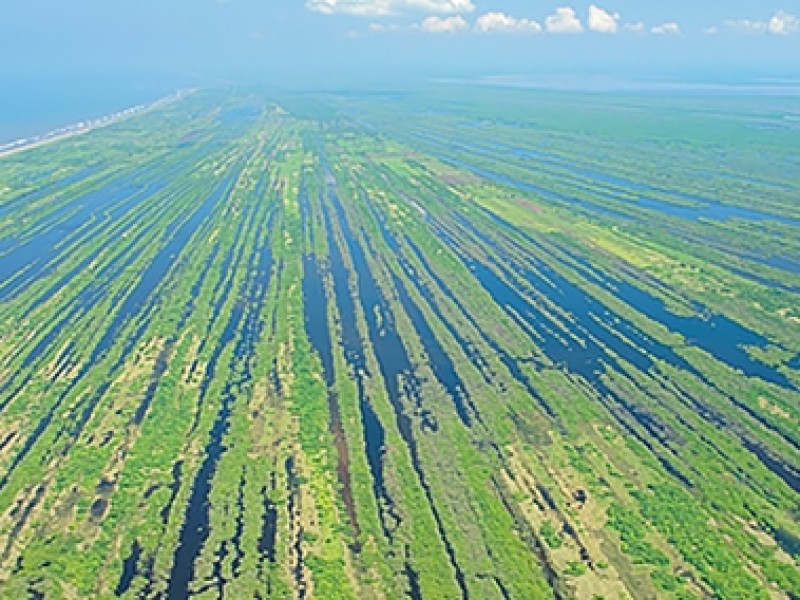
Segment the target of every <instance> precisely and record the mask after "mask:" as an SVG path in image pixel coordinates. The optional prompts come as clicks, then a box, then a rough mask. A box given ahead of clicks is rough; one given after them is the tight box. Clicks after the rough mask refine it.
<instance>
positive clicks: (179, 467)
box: [0, 86, 800, 600]
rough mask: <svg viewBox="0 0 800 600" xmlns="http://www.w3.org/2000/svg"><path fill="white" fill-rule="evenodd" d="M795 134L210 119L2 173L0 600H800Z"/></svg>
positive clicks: (522, 114) (462, 118)
mask: <svg viewBox="0 0 800 600" xmlns="http://www.w3.org/2000/svg"><path fill="white" fill-rule="evenodd" d="M762 100H763V103H764V104H763V105H762V103H761V101H762ZM430 106H436V107H437V110H436V112H435V113H434V112H432V111H422V110H420V107H430ZM785 108H786V104H785V101H784V100H783V99H781V98H767V99H759V102H756V101H747V100H744V99H743V100H741V101H738V100H737V101H736V102H735V106H730V105H728V104H727V103H726V101H725V100H724V99H720V98H716V99H715V98H711V97H708V98H706V97H696V98H681V99H661V98H656V97H647V98H645V97H637V96H634V95H631V96H623V97H613V96H601V95H598V96H597V97H593V98H592V99H591V102H587V101H586V98H581V97H578V96H571V95H567V94H555V93H542V92H532V91H526V90H497V89H488V88H486V89H484V88H480V89H474V88H461V87H453V86H441V87H431V88H428V89H426V90H418V91H416V92H413V93H409V94H408V95H403V96H397V97H394V96H387V97H385V98H381V99H380V101H378V100H375V99H374V98H370V97H366V96H365V97H361V96H357V95H345V94H342V95H334V94H319V95H291V94H287V95H284V96H281V97H275V98H264V97H262V96H259V95H255V94H254V95H247V94H245V93H238V94H233V93H222V92H214V91H210V90H209V91H200V92H197V93H194V94H191V95H189V96H186V97H183V98H181V99H179V100H175V101H173V102H170V103H164V104H160V105H158V106H157V107H155V108H154V109H152V110H149V111H147V112H143V113H141V114H137V115H136V116H134V117H131V118H128V119H125V120H120V121H118V122H115V123H114V124H112V125H109V126H107V127H105V128H103V129H97V130H94V131H92V132H89V133H86V134H82V135H78V136H74V137H71V138H66V139H63V140H60V141H57V142H53V143H51V144H47V145H42V146H39V147H36V148H31V149H27V150H24V151H21V152H16V153H13V154H8V155H6V156H0V181H2V182H3V183H2V184H0V350H2V351H1V352H0V597H3V598H6V597H8V598H24V597H33V596H35V597H40V596H41V595H43V596H44V597H45V598H47V599H48V600H49V599H50V598H90V597H99V598H111V597H116V596H119V597H125V598H138V597H146V598H149V597H163V598H170V599H172V598H183V597H187V596H188V595H191V596H193V597H194V596H197V597H226V598H255V597H257V598H292V597H294V598H312V597H314V598H325V599H327V598H359V599H360V598H402V597H412V598H418V597H421V598H458V597H462V598H481V599H483V598H487V599H488V598H504V597H506V598H526V599H527V598H548V597H563V598H572V597H576V598H650V597H658V598H661V597H664V598H681V599H689V598H707V597H713V598H721V599H735V598H772V597H775V598H778V597H794V596H798V595H800V575H798V573H800V569H798V566H800V521H799V520H798V519H799V516H798V511H797V506H798V499H799V498H798V494H800V473H798V471H797V465H798V464H800V453H798V448H800V433H799V432H800V427H798V423H800V392H798V389H800V358H798V357H800V314H798V310H797V306H798V305H800V303H798V290H800V263H798V262H797V259H796V258H795V257H796V256H800V235H799V234H800V208H798V205H797V202H796V199H797V197H798V194H799V193H800V178H798V174H797V169H796V157H795V155H796V143H795V142H796V140H795V139H794V138H795V137H796V136H795V134H796V132H795V131H792V130H791V128H789V129H787V128H786V127H788V126H785V124H784V126H779V125H780V124H781V121H780V119H779V117H778V116H776V115H780V114H782V113H781V111H782V110H784V109H785ZM565 114H570V115H571V118H569V119H564V118H563V115H565ZM709 114H714V115H715V118H714V119H707V118H705V117H704V116H703V115H709ZM753 123H761V124H764V123H768V124H772V125H774V127H758V128H756V127H755V126H754V125H753ZM676 140H680V141H676ZM722 149H724V150H722ZM756 198H757V199H758V202H755V200H754V199H756Z"/></svg>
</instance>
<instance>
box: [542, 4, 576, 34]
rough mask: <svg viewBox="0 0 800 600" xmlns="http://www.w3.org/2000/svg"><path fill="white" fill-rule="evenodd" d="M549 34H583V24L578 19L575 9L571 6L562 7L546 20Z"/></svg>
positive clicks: (545, 24) (545, 23)
mask: <svg viewBox="0 0 800 600" xmlns="http://www.w3.org/2000/svg"><path fill="white" fill-rule="evenodd" d="M544 26H545V29H547V32H548V33H582V32H583V24H582V23H581V20H580V19H579V18H578V15H577V13H576V12H575V9H574V8H572V7H571V6H562V7H560V8H557V9H556V12H555V13H553V14H552V15H548V16H547V18H546V19H545V20H544Z"/></svg>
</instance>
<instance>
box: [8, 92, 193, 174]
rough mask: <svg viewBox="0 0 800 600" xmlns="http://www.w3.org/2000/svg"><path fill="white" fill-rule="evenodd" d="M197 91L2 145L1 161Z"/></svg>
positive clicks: (135, 114)
mask: <svg viewBox="0 0 800 600" xmlns="http://www.w3.org/2000/svg"><path fill="white" fill-rule="evenodd" d="M197 89H198V88H186V89H182V90H178V91H176V92H174V93H172V94H170V95H169V96H164V97H162V98H158V99H157V100H154V101H153V102H150V103H148V104H136V105H134V106H130V107H128V108H125V109H123V110H119V111H117V112H114V113H111V114H109V115H104V116H102V117H98V118H95V119H88V120H85V121H78V122H77V123H72V124H70V125H65V126H63V127H59V128H58V129H52V130H50V131H48V132H47V133H44V134H42V135H37V136H33V137H27V138H19V139H17V140H13V141H11V142H8V143H6V144H0V159H2V158H5V157H7V156H11V155H13V154H17V153H19V152H23V151H25V150H32V149H33V148H38V147H40V146H44V145H46V144H50V143H53V142H58V141H61V140H65V139H68V138H71V137H74V136H78V135H82V134H84V133H88V132H90V131H93V130H95V129H99V128H101V127H106V126H108V125H113V124H114V123H119V122H120V121H123V120H125V119H128V118H130V117H135V116H139V115H143V114H145V113H147V112H149V111H151V110H154V109H156V108H159V107H161V106H164V105H166V104H170V103H172V102H176V101H178V100H181V99H183V98H185V97H187V96H190V95H192V94H194V93H195V92H196V91H197Z"/></svg>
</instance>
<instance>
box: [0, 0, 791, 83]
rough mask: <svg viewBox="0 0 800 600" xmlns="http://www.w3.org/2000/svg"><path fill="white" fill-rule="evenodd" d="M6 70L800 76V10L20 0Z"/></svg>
mask: <svg viewBox="0 0 800 600" xmlns="http://www.w3.org/2000/svg"><path fill="white" fill-rule="evenodd" d="M0 71H5V72H6V73H10V72H15V73H20V74H25V75H26V76H29V77H36V76H37V75H38V74H41V76H49V75H52V74H54V73H59V74H65V75H68V74H70V73H72V72H77V73H89V72H110V71H116V72H137V73H153V72H164V73H181V74H185V75H192V74H196V75H199V76H203V77H207V76H215V77H221V78H225V77H230V78H237V77H256V78H261V79H263V80H265V81H268V80H270V79H274V78H278V79H280V78H288V77H290V76H295V77H298V78H299V79H300V80H302V79H303V77H305V78H306V80H307V81H309V82H314V81H322V80H324V79H327V80H337V79H338V78H344V77H348V76H351V77H357V76H361V75H365V74H373V75H377V74H380V75H383V76H384V77H391V76H394V75H397V76H402V75H409V76H411V75H415V74H416V75H425V76H449V75H453V76H465V75H479V74H484V75H488V74H510V73H564V72H568V73H576V74H580V73H600V74H609V75H626V74H630V75H636V76H658V75H660V74H665V73H677V72H681V71H683V72H691V73H695V74H698V75H700V76H702V74H703V73H705V74H708V75H709V76H711V75H712V74H727V75H733V76H735V75H736V74H737V73H747V74H755V75H763V76H768V75H775V76H778V75H785V76H795V75H800V0H774V1H773V0H726V1H717V0H714V1H709V0H671V1H670V2H666V1H661V2H653V1H645V0H598V1H597V2H596V3H590V2H568V1H561V2H551V1H539V0H225V1H222V0H130V1H125V0H70V1H69V2H64V1H63V0H11V2H9V3H5V6H3V7H2V8H0Z"/></svg>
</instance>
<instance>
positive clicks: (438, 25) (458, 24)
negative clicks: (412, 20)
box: [418, 15, 469, 33]
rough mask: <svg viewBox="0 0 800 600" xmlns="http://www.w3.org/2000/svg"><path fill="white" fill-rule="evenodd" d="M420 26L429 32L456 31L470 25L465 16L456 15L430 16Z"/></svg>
mask: <svg viewBox="0 0 800 600" xmlns="http://www.w3.org/2000/svg"><path fill="white" fill-rule="evenodd" d="M418 27H419V28H420V29H422V30H423V31H427V32H428V33H455V32H456V31H461V30H462V29H466V28H467V27H469V25H468V24H467V22H466V21H465V20H464V17H462V16H461V15H456V16H455V17H436V16H432V17H428V18H427V19H425V20H424V21H422V23H420V24H419V26H418Z"/></svg>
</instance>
